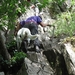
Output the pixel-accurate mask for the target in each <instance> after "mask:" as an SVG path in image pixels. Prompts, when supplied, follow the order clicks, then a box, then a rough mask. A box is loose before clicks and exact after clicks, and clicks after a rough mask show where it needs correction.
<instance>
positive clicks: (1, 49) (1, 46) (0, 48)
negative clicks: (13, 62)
mask: <svg viewBox="0 0 75 75" xmlns="http://www.w3.org/2000/svg"><path fill="white" fill-rule="evenodd" d="M3 37H4V35H2V32H1V30H0V54H1V55H2V56H3V58H4V59H5V60H9V59H10V54H9V53H8V51H7V48H6V45H5V42H4V38H3Z"/></svg>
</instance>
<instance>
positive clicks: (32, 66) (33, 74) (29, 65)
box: [17, 52, 54, 75]
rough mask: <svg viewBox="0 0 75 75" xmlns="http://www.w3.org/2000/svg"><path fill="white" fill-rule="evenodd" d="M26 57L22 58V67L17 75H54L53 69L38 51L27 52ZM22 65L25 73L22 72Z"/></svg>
mask: <svg viewBox="0 0 75 75" xmlns="http://www.w3.org/2000/svg"><path fill="white" fill-rule="evenodd" d="M28 56H29V57H28V58H25V60H24V66H23V67H22V69H21V70H22V71H21V74H20V73H18V74H17V75H25V74H26V73H27V74H26V75H54V71H53V69H52V68H51V67H50V64H49V62H48V61H47V59H46V57H45V56H43V55H42V54H40V53H34V52H33V53H31V52H30V53H28ZM24 67H25V70H26V73H24V74H23V71H24Z"/></svg>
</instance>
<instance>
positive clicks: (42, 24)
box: [40, 22, 49, 27]
mask: <svg viewBox="0 0 75 75" xmlns="http://www.w3.org/2000/svg"><path fill="white" fill-rule="evenodd" d="M40 25H41V26H42V27H45V26H48V25H49V24H45V23H43V22H40Z"/></svg>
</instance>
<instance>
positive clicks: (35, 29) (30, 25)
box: [23, 22, 40, 46]
mask: <svg viewBox="0 0 75 75" xmlns="http://www.w3.org/2000/svg"><path fill="white" fill-rule="evenodd" d="M23 27H25V28H28V29H29V30H30V31H31V34H32V35H35V34H38V25H37V24H36V23H34V22H28V23H25V25H24V26H23ZM39 44H40V41H39V40H38V38H37V39H36V40H34V45H35V46H36V45H37V46H39Z"/></svg>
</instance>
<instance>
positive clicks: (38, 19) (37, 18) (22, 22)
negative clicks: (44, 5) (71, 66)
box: [20, 16, 42, 26]
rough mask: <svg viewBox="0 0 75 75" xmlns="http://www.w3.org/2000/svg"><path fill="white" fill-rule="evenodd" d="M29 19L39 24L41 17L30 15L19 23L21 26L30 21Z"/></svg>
mask: <svg viewBox="0 0 75 75" xmlns="http://www.w3.org/2000/svg"><path fill="white" fill-rule="evenodd" d="M30 21H33V22H35V23H36V24H40V22H42V19H41V18H40V17H39V16H32V17H29V18H28V19H27V20H26V21H25V20H23V21H21V22H20V24H21V25H22V26H23V25H24V24H25V22H30Z"/></svg>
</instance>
